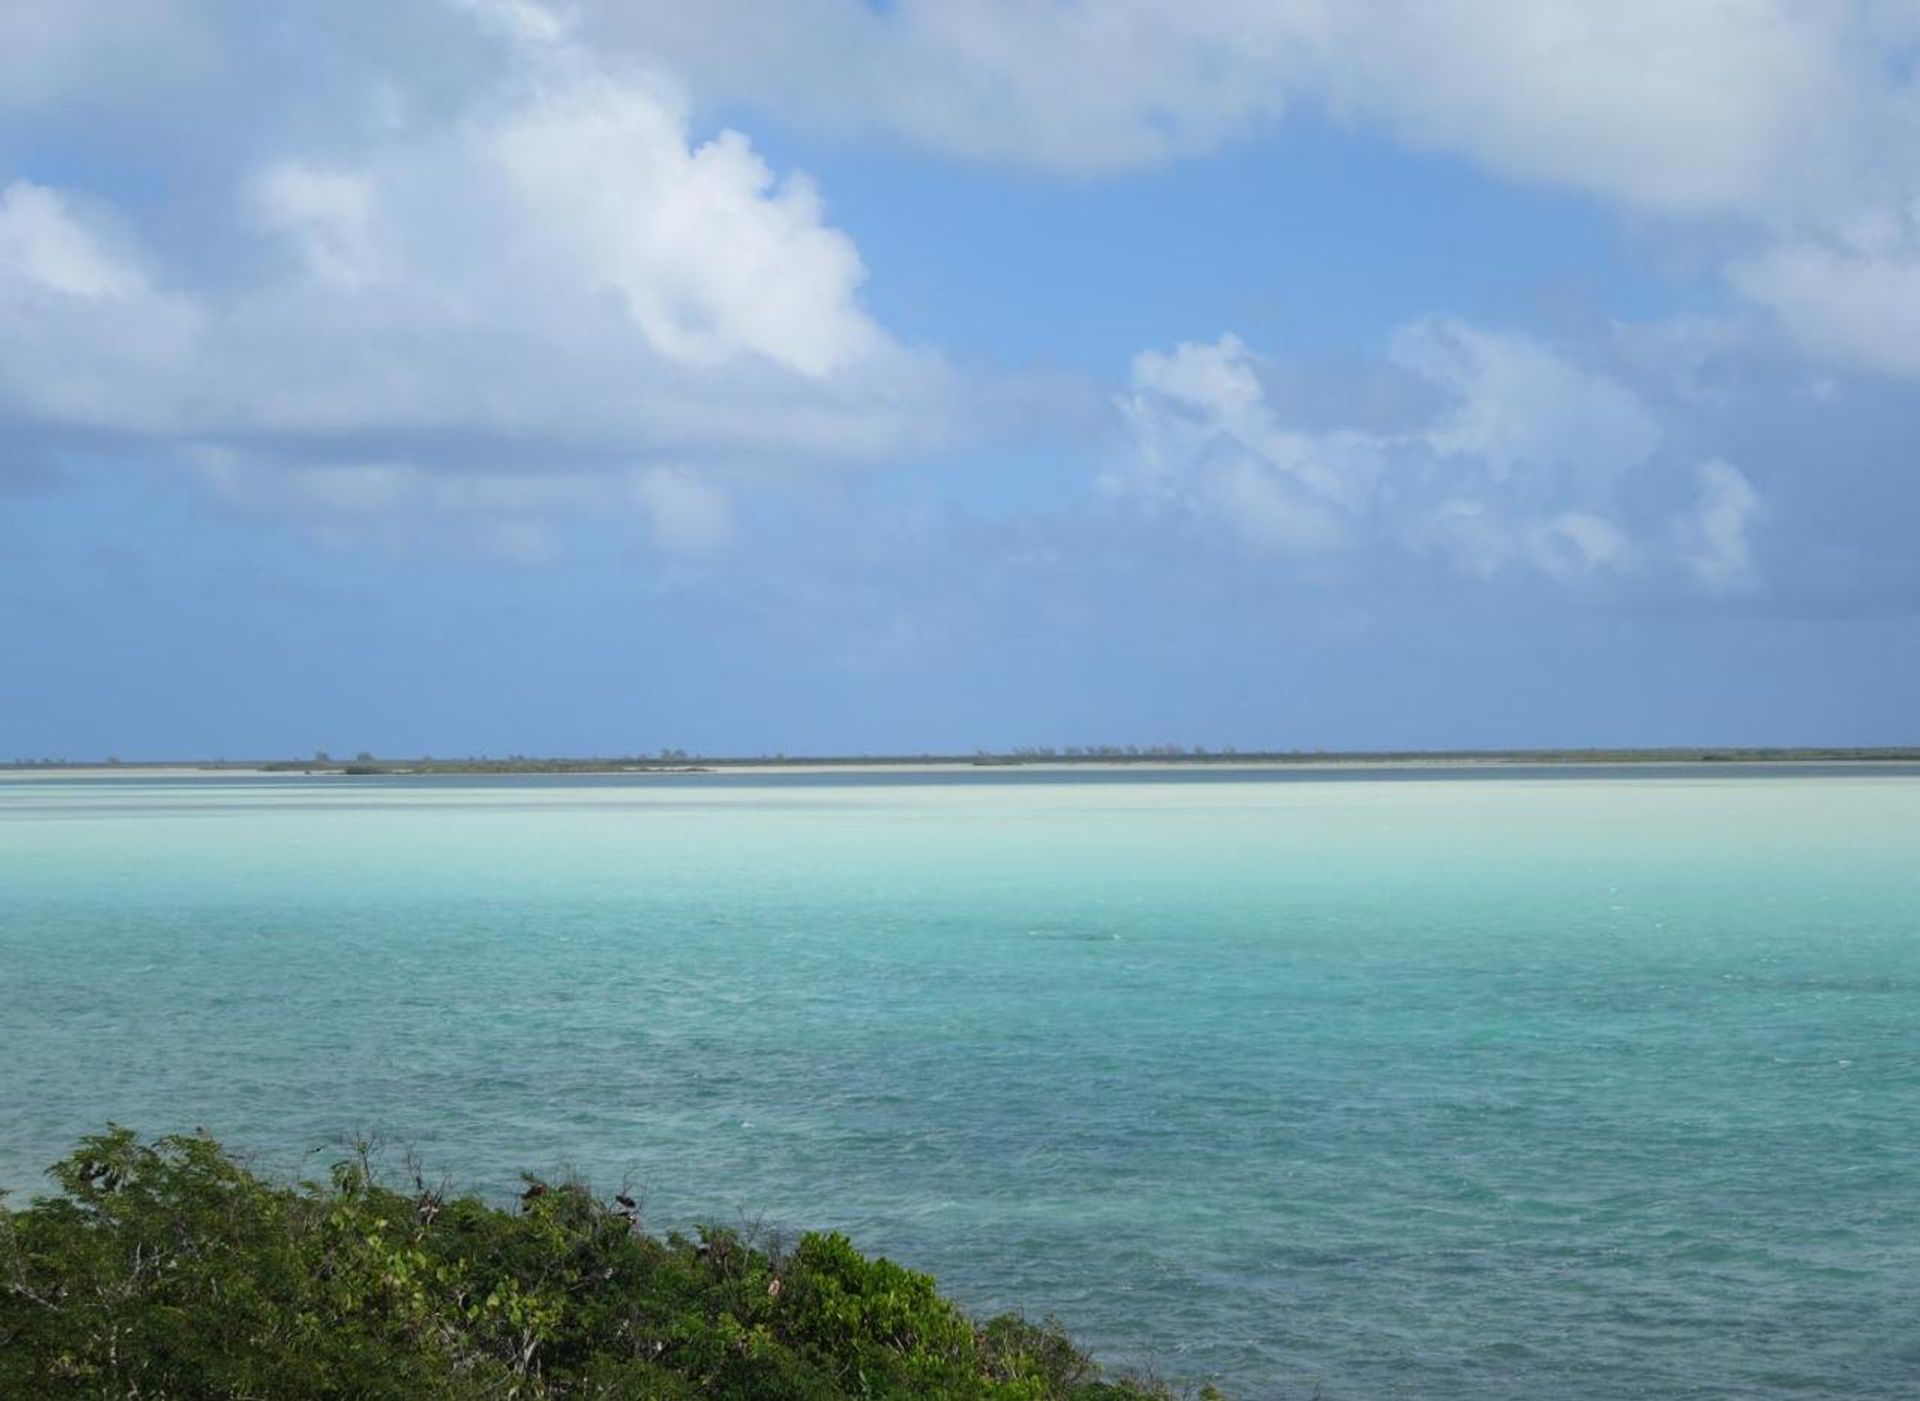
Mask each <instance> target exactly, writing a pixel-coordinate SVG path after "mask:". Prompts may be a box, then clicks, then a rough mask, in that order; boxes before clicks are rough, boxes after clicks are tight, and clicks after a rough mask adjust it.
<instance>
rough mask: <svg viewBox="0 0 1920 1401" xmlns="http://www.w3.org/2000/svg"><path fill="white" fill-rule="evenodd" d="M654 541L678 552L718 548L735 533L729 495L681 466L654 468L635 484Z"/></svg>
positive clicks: (666, 548)
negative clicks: (728, 499)
mask: <svg viewBox="0 0 1920 1401" xmlns="http://www.w3.org/2000/svg"><path fill="white" fill-rule="evenodd" d="M633 492H634V496H635V497H636V498H637V499H638V500H639V502H640V504H641V505H642V506H643V507H645V509H646V514H647V524H648V531H649V534H650V535H651V537H652V539H653V543H654V544H655V545H657V546H659V547H660V548H661V549H663V550H668V551H672V552H674V553H677V554H700V553H704V552H706V551H709V550H714V549H718V548H719V547H720V546H721V545H724V544H725V543H726V542H727V540H728V539H729V538H730V537H731V536H732V534H733V511H732V508H731V506H729V504H728V502H727V495H726V493H725V492H724V491H722V490H721V489H720V488H719V487H718V486H716V485H715V484H714V483H712V482H708V481H703V480H702V479H701V478H699V477H698V476H696V475H694V474H693V473H692V472H689V471H687V470H686V469H685V468H681V467H654V468H651V469H649V470H648V471H646V472H644V473H642V474H641V475H640V476H639V477H638V478H637V479H636V480H635V481H634V484H633Z"/></svg>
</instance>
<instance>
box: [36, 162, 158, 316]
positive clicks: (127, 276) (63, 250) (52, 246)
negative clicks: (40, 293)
mask: <svg viewBox="0 0 1920 1401" xmlns="http://www.w3.org/2000/svg"><path fill="white" fill-rule="evenodd" d="M0 274H4V275H7V276H10V277H11V278H13V279H15V280H16V281H17V282H22V283H25V284H28V285H31V286H34V287H37V288H40V289H43V290H45V291H50V292H56V293H59V294H60V295H62V296H66V297H79V298H81V299H83V300H86V301H103V300H113V299H119V298H124V297H128V296H131V295H133V294H134V293H136V292H139V291H141V290H143V279H142V278H141V275H140V273H139V271H138V269H136V268H134V267H132V266H130V265H128V264H127V263H125V262H123V261H121V260H120V259H118V258H116V257H115V256H114V255H113V254H111V253H109V252H108V251H107V250H106V248H105V247H104V246H103V245H102V242H101V240H100V239H99V238H98V237H97V236H96V235H95V234H94V233H93V232H92V231H91V230H89V229H88V228H87V227H86V226H85V225H84V224H83V223H82V222H81V221H80V220H79V219H78V218H76V217H75V216H74V214H73V212H72V210H71V208H70V207H69V205H68V202H67V199H66V197H65V196H64V195H63V194H61V193H60V191H58V190H54V189H49V188H48V187H46V186H45V185H36V184H34V183H33V182H32V181H30V180H15V181H13V182H12V183H10V184H9V185H8V186H7V187H6V188H5V189H4V190H0Z"/></svg>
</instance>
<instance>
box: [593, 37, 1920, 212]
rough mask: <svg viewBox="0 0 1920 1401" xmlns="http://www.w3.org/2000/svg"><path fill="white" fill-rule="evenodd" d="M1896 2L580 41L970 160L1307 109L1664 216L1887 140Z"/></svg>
mask: <svg viewBox="0 0 1920 1401" xmlns="http://www.w3.org/2000/svg"><path fill="white" fill-rule="evenodd" d="M1898 11H1899V7H1897V6H1893V7H1890V6H1884V5H1874V4H1871V3H1865V2H1864V0H1712V3H1694V4H1675V3H1672V0H1531V2H1530V3H1528V4H1524V5H1478V6H1473V5H1465V6H1463V5H1457V4H1445V3H1440V0H1374V2H1373V3H1367V4H1342V5H1329V4H1326V3H1324V0H1186V3H1183V4H1179V5H1172V4H1167V3H1164V0H1107V3H1104V4H1100V5H1086V4H1081V3H1074V0H898V2H897V3H894V4H891V5H888V6H885V7H874V6H868V5H865V4H863V3H860V0H790V3H787V4H783V5H780V6H772V7H769V6H764V5H760V4H758V3H755V0H712V3H710V4H707V5H703V6H701V7H698V9H697V10H694V9H690V8H689V7H686V6H682V5H676V4H672V3H669V2H668V0H642V3H633V0H583V3H582V4H581V6H580V14H581V22H582V24H583V25H584V26H585V27H586V30H587V32H589V33H591V34H592V35H593V36H594V37H595V38H596V39H599V40H601V41H603V42H608V43H611V44H615V45H618V46H622V47H625V48H627V49H629V50H630V51H632V52H636V53H646V54H649V55H652V56H654V57H656V58H661V59H665V60H667V61H671V62H673V63H674V64H675V65H676V66H677V67H679V68H680V69H682V70H683V71H685V72H687V73H689V74H691V75H692V76H693V78H694V80H695V81H696V82H697V83H699V84H700V86H701V87H702V89H703V90H704V91H707V92H709V93H713V94H717V95H723V96H730V97H746V98H748V99H750V100H754V101H759V102H774V103H777V104H780V105H783V106H784V107H786V108H787V109H788V110H789V111H791V112H795V113H798V114H800V115H802V116H811V117H814V118H816V119H818V120H821V121H825V122H829V123H833V124H836V125H840V126H843V127H854V128H859V129H867V130H872V131H877V132H881V133H886V134H890V135H894V136H898V137H904V138H906V139H908V140H911V141H914V142H916V143H920V144H923V145H927V146H930V147H933V148H936V149H940V150H944V151H949V152H952V153H955V154H958V155H961V156H964V157H968V158H972V159H980V160H991V161H997V162H1009V163H1013V164H1018V165H1025V166H1031V167H1038V168H1042V169H1048V170H1059V171H1066V172H1069V173H1073V174H1086V173H1098V172H1102V171H1110V170H1115V169H1121V168H1126V167H1129V166H1136V165H1140V164H1148V163H1153V162H1157V161H1162V160H1166V159H1169V158H1172V157H1176V156H1180V155H1185V154H1189V153H1192V152H1195V151H1201V150H1206V149H1210V148H1213V147H1215V146H1218V145H1219V144H1221V143H1222V142H1224V141H1228V140H1231V139H1233V138H1235V137H1237V136H1240V135H1242V134H1244V133H1246V132H1248V131H1249V130H1253V129H1256V128H1258V127H1260V126H1262V125H1264V124H1268V123H1271V122H1273V121H1274V120H1276V119H1277V118H1279V117H1280V115H1281V114H1282V113H1283V112H1284V111H1285V110H1286V109H1288V108H1289V107H1313V108H1318V109H1319V110H1321V111H1322V112H1324V113H1328V114H1331V115H1333V116H1334V117H1336V118H1338V119H1341V120H1346V121H1351V122H1353V123H1355V124H1358V125H1362V126H1368V127H1375V128H1379V129H1383V130H1385V131H1387V132H1389V133H1391V134H1393V135H1394V136H1396V137H1398V138H1399V139H1401V140H1403V141H1405V142H1407V143H1408V144H1410V145H1413V146H1416V147H1419V148H1423V149H1432V150H1441V151H1447V152H1452V153H1456V154H1459V155H1463V156H1466V157H1468V158H1470V159H1473V160H1476V161H1479V162H1481V163H1482V164H1484V165H1486V166H1487V167H1489V168H1491V169H1493V170H1496V171H1499V172H1501V173H1503V174H1506V175H1511V176H1517V177H1520V178H1524V179H1532V180H1543V181H1547V182H1549V183H1554V184H1560V185H1566V186H1570V187H1574V188H1578V189H1583V190H1588V191H1591V192H1593V193H1595V194H1599V195H1601V196H1604V197H1606V198H1610V199H1618V200H1622V201H1625V202H1627V203H1630V204H1632V205H1635V206H1638V207H1641V208H1647V209H1655V210H1663V211H1674V212H1682V213H1689V212H1699V211H1721V210H1733V211H1754V210H1779V209H1782V208H1795V207H1799V206H1800V205H1801V204H1802V203H1803V202H1804V201H1805V200H1807V199H1809V198H1813V197H1817V196H1818V195H1820V194H1821V193H1823V192H1827V191H1830V190H1832V189H1833V188H1834V187H1835V185H1836V184H1837V183H1845V182H1851V183H1852V184H1854V185H1855V186H1856V187H1864V186H1866V185H1870V184H1871V183H1872V179H1873V176H1874V173H1875V172H1877V171H1883V170H1884V167H1885V164H1886V163H1887V162H1888V161H1891V160H1907V159H1908V158H1907V157H1905V156H1903V155H1902V154H1901V153H1902V152H1903V150H1904V146H1905V143H1906V141H1907V140H1908V139H1909V138H1910V136H1911V134H1912V132H1913V127H1912V120H1913V114H1912V112H1911V111H1910V110H1908V109H1907V108H1906V107H1904V106H1903V105H1902V103H1901V100H1900V99H1901V89H1900V77H1899V74H1898V72H1897V70H1896V69H1894V68H1893V67H1892V66H1891V65H1889V64H1887V63H1886V62H1885V61H1884V55H1885V54H1887V53H1889V52H1898V45H1899V43H1900V42H1902V36H1903V35H1904V34H1906V30H1905V29H1903V28H1902V25H1901V21H1900V18H1899V14H1898ZM1908 37H1909V38H1910V36H1908ZM1062 74H1071V75H1072V76H1071V79H1070V80H1069V81H1062V78H1061V75H1062ZM1908 168H1909V169H1911V168H1912V165H1911V162H1910V160H1909V161H1908Z"/></svg>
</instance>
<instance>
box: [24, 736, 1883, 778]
mask: <svg viewBox="0 0 1920 1401" xmlns="http://www.w3.org/2000/svg"><path fill="white" fill-rule="evenodd" d="M1713 763H1738V764H1807V763H1920V746H1916V745H1879V746H1834V747H1799V748H1784V747H1773V748H1755V747H1738V746H1732V747H1730V746H1704V747H1695V746H1676V747H1668V748H1642V749H1605V748H1588V749H1454V750H1414V749H1404V750H1324V749H1314V750H1298V749H1292V750H1239V749H1231V748H1229V749H1208V748H1206V747H1204V746H1195V747H1192V748H1188V747H1186V746H1184V745H1177V744H1157V745H1144V746H1143V745H1068V746H1065V747H1063V748H1051V747H1044V746H1042V747H1028V748H1020V749H1012V750H999V751H988V750H979V751H976V752H974V753H972V754H844V755H806V756H790V755H786V754H759V755H698V754H688V753H687V752H686V751H684V750H679V749H667V750H661V751H659V752H658V753H656V754H652V755H644V754H635V755H626V756H620V755H599V756H589V757H553V758H538V757H530V756H527V755H521V754H512V755H506V756H490V755H469V756H466V757H463V758H447V757H433V756H428V755H421V756H417V757H402V756H376V755H374V754H372V753H368V752H363V753H360V754H357V755H355V756H354V757H353V758H350V759H345V758H336V757H334V756H333V755H331V754H328V753H327V752H326V751H324V750H322V751H319V752H317V753H315V754H314V755H313V756H312V757H310V758H259V759H224V758H222V759H138V760H123V759H120V758H118V757H110V758H107V759H105V760H98V759H87V760H68V759H15V760H14V761H12V762H11V763H0V777H18V776H26V775H43V774H56V775H57V774H68V775H75V776H79V775H94V774H126V775H129V776H137V775H140V774H168V775H179V776H186V775H193V774H207V775H214V776H218V775H222V774H231V775H240V774H307V775H322V774H326V775H336V776H345V777H405V776H408V775H418V776H423V777H433V776H437V775H450V774H705V773H729V772H732V773H766V772H805V771H808V770H830V771H840V772H861V771H866V772H882V771H896V772H914V771H917V770H924V771H938V770H956V769H974V768H1035V769H1043V770H1048V769H1050V770H1062V771H1064V770H1071V769H1111V768H1142V769H1147V768H1154V769H1158V768H1315V767H1320V768H1359V767H1376V768H1433V767H1498V766H1502V765H1538V764H1552V765H1567V766H1576V765H1613V764H1619V765H1627V764H1650V765H1653V764H1713Z"/></svg>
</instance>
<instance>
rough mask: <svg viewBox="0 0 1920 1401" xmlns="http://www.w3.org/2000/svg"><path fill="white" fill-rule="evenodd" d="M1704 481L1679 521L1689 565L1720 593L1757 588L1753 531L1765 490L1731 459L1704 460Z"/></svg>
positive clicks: (1701, 473)
mask: <svg viewBox="0 0 1920 1401" xmlns="http://www.w3.org/2000/svg"><path fill="white" fill-rule="evenodd" d="M1698 483H1699V486H1698V494H1697V497H1696V500H1695V503H1694V509H1693V512H1692V514H1691V515H1689V516H1687V517H1684V518H1682V519H1681V520H1680V521H1679V522H1678V524H1677V526H1676V533H1677V534H1678V536H1679V539H1680V541H1681V549H1682V551H1683V552H1684V554H1685V557H1686V561H1687V564H1688V566H1689V567H1690V568H1691V569H1692V570H1693V573H1694V576H1695V577H1696V578H1698V579H1699V581H1700V582H1701V583H1702V584H1703V585H1705V586H1706V587H1707V588H1708V589H1711V590H1713V591H1714V592H1716V593H1735V592H1739V591H1741V590H1744V589H1748V588H1751V587H1752V586H1753V584H1754V582H1755V581H1754V574H1753V549H1752V545H1751V543H1750V542H1749V540H1748V530H1749V528H1750V527H1751V525H1752V523H1753V519H1754V517H1755V516H1756V515H1757V514H1758V513H1759V511H1760V495H1759V493H1758V492H1756V491H1755V490H1754V489H1753V486H1752V484H1751V483H1749V482H1748V481H1747V479H1746V477H1745V476H1744V475H1743V474H1742V473H1741V472H1740V469H1739V468H1737V467H1735V466H1733V464H1732V463H1729V462H1720V461H1713V462H1707V463H1703V464H1702V465H1701V466H1700V468H1699V472H1698Z"/></svg>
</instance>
